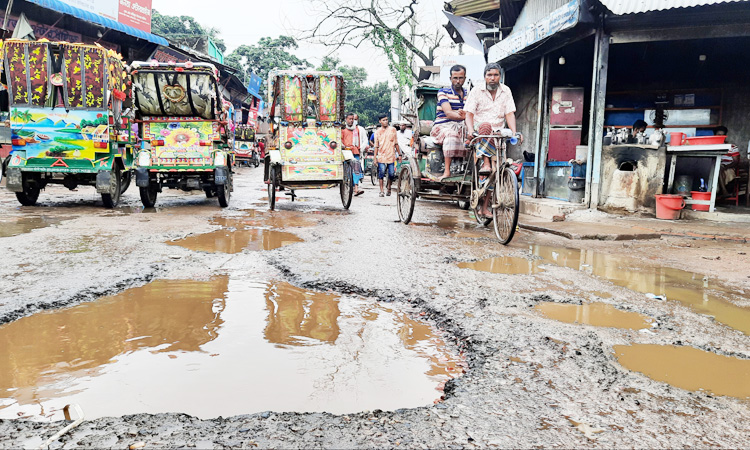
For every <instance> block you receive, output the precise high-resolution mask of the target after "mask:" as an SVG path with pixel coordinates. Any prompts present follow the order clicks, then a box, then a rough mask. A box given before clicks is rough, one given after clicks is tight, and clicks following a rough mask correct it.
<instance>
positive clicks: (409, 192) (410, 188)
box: [396, 165, 417, 224]
mask: <svg viewBox="0 0 750 450" xmlns="http://www.w3.org/2000/svg"><path fill="white" fill-rule="evenodd" d="M396 192H397V196H396V203H397V206H398V218H399V219H401V222H403V223H405V224H407V223H409V222H411V217H412V215H413V214H414V203H415V202H416V200H417V185H416V183H414V177H413V176H412V170H411V166H408V165H405V166H403V167H402V168H401V170H400V171H399V172H398V185H397V189H396Z"/></svg>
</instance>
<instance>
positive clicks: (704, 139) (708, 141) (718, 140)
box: [685, 135, 727, 145]
mask: <svg viewBox="0 0 750 450" xmlns="http://www.w3.org/2000/svg"><path fill="white" fill-rule="evenodd" d="M726 139H727V136H726V135H719V136H692V137H689V138H685V145H716V144H723V143H724V141H725V140H726Z"/></svg>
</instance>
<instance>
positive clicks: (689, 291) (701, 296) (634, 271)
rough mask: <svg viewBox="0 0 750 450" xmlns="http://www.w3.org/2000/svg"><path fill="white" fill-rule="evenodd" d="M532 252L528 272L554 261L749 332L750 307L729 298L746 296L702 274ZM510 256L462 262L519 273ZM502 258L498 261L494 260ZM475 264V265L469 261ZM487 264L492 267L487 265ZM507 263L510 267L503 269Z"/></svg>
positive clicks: (548, 250) (562, 252) (584, 253)
mask: <svg viewBox="0 0 750 450" xmlns="http://www.w3.org/2000/svg"><path fill="white" fill-rule="evenodd" d="M530 250H531V253H532V255H535V256H539V257H541V258H543V259H542V260H538V259H537V260H525V259H524V258H518V259H522V260H523V261H526V263H527V264H530V265H531V266H530V267H532V268H531V269H529V270H528V271H526V272H520V273H534V272H533V270H538V267H539V265H540V264H545V263H554V264H556V265H559V266H562V267H568V268H571V269H575V270H580V271H582V272H586V273H589V274H592V275H594V276H597V277H600V278H604V279H606V280H608V281H610V282H612V283H613V284H615V285H617V286H622V287H624V288H627V289H631V290H633V291H636V292H641V293H644V294H647V295H649V296H650V297H652V298H654V299H660V300H663V299H667V300H676V301H679V302H681V303H683V304H685V305H687V306H689V307H690V308H692V309H693V310H694V311H696V312H698V313H701V314H707V315H710V316H713V317H714V319H716V321H718V322H721V323H723V324H725V325H728V326H730V327H732V328H734V329H737V330H740V331H742V332H743V333H745V334H750V308H743V307H741V306H738V305H736V304H734V303H732V302H731V301H729V299H731V298H741V299H747V296H746V295H745V294H740V293H738V292H736V291H735V290H733V289H730V288H727V287H724V286H722V285H720V284H718V283H715V282H711V281H709V279H708V277H705V276H703V275H701V274H697V273H693V272H688V271H685V270H680V269H672V268H668V267H653V266H643V265H640V264H638V262H637V261H635V260H631V259H629V258H625V257H621V256H617V255H609V254H605V253H599V252H595V251H593V250H578V249H570V248H561V247H550V246H545V245H536V244H534V245H531V246H530ZM506 258H508V257H501V258H490V259H488V260H484V261H479V262H477V263H460V265H459V266H460V267H470V268H473V269H475V270H485V271H491V272H501V273H519V272H518V269H517V267H522V266H523V264H524V263H523V262H517V263H514V264H506V263H504V262H503V261H505V259H506ZM494 260H497V261H499V263H497V262H494V263H493V261H494ZM467 264H473V265H471V266H470V265H467ZM484 267H489V269H486V268H484ZM505 267H507V268H508V270H516V271H505V272H503V271H502V269H503V268H505Z"/></svg>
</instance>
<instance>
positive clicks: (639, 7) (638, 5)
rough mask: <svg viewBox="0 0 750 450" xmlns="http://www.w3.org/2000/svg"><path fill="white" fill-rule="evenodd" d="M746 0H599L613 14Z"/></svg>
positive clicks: (745, 0) (742, 0) (743, 0)
mask: <svg viewBox="0 0 750 450" xmlns="http://www.w3.org/2000/svg"><path fill="white" fill-rule="evenodd" d="M747 1H748V0H599V2H600V3H601V4H602V5H604V6H606V7H607V9H609V10H610V11H612V13H613V14H615V15H618V16H619V15H625V14H638V13H645V12H650V11H664V10H668V9H675V8H692V7H694V6H708V5H718V4H721V3H738V2H747Z"/></svg>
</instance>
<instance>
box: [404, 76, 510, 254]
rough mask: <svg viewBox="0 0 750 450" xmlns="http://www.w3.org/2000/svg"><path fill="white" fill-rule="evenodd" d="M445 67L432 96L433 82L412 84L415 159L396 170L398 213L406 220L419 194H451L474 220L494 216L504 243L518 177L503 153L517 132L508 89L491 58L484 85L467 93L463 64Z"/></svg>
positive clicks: (485, 220)
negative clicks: (447, 81)
mask: <svg viewBox="0 0 750 450" xmlns="http://www.w3.org/2000/svg"><path fill="white" fill-rule="evenodd" d="M450 72H451V86H450V87H444V88H440V89H439V90H437V98H436V100H431V99H430V98H428V95H430V94H431V92H432V95H435V94H434V92H435V88H434V87H433V88H431V89H432V91H430V89H429V87H428V86H425V87H423V88H422V89H421V90H420V87H418V88H417V97H418V101H419V108H418V111H417V113H416V115H415V118H416V120H417V123H418V124H419V127H417V128H418V131H419V133H417V134H415V145H414V149H415V158H414V160H413V161H412V162H411V164H410V165H408V166H405V167H403V168H402V169H401V170H400V172H399V177H398V192H399V195H398V208H399V217H400V218H401V220H402V221H403V222H404V223H408V222H409V221H410V220H411V217H412V214H413V210H414V202H415V199H416V198H417V197H420V196H421V197H424V198H431V199H446V200H456V201H458V202H459V205H460V206H462V207H463V208H466V209H468V208H469V207H471V209H472V210H473V213H474V217H475V218H476V220H477V221H478V222H479V223H482V224H484V225H485V226H486V225H489V223H490V222H492V221H493V220H494V222H495V225H494V228H495V234H496V236H497V237H498V239H499V240H500V242H502V243H503V244H507V243H508V242H510V240H511V239H512V238H513V234H514V233H515V229H516V224H517V223H518V202H519V198H518V180H517V178H516V174H515V173H514V171H513V170H511V168H510V163H509V162H508V161H507V159H506V147H507V143H508V142H511V143H512V144H515V143H516V142H517V140H518V139H519V138H521V137H520V135H518V133H516V123H515V104H514V102H513V95H512V93H511V91H510V88H508V87H507V86H505V85H503V84H501V83H500V68H499V67H498V66H497V65H496V64H488V65H487V66H486V67H485V70H484V78H485V85H483V86H479V87H475V88H474V89H472V91H471V93H470V94H469V95H467V93H466V90H465V89H464V88H463V84H464V81H465V79H466V69H465V68H464V67H463V66H460V65H456V66H453V67H452V68H451V71H450ZM432 98H433V99H434V98H435V97H432ZM430 105H434V106H433V107H434V108H435V109H434V111H435V113H434V116H433V117H435V121H434V124H433V126H432V127H431V129H430V133H429V135H430V136H429V137H427V136H420V135H423V134H425V131H426V130H425V128H426V127H425V126H424V123H423V122H424V119H427V117H423V116H425V115H426V114H425V113H427V112H428V109H429V106H430ZM420 119H421V120H420ZM506 124H507V126H508V129H506V128H505V125H506ZM467 144H468V150H471V152H472V153H471V154H469V152H468V151H467V146H466V145H467Z"/></svg>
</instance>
